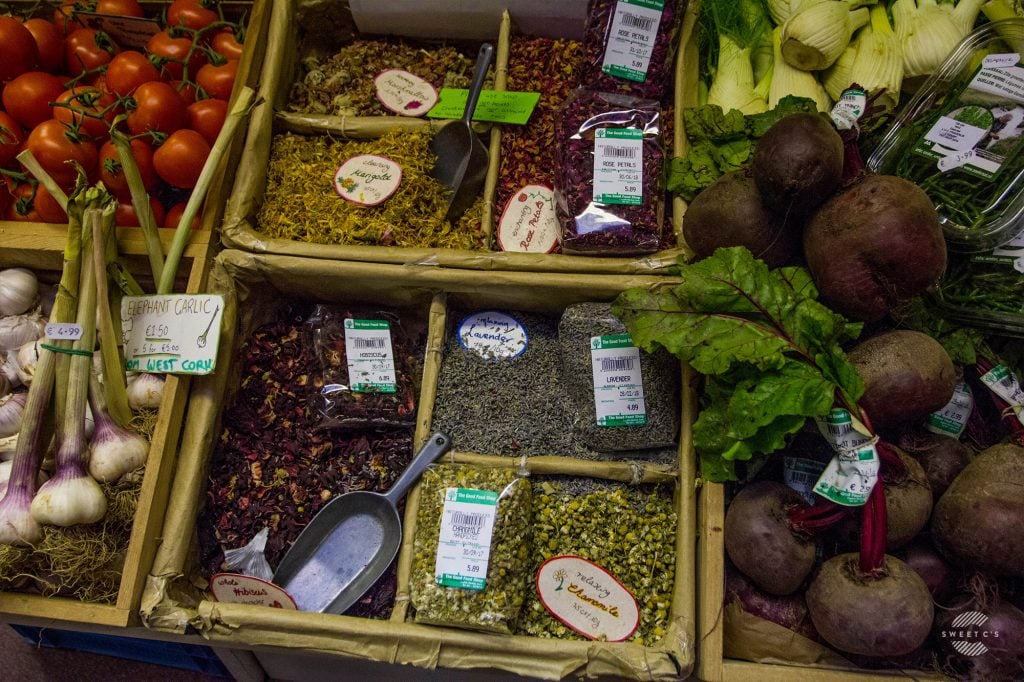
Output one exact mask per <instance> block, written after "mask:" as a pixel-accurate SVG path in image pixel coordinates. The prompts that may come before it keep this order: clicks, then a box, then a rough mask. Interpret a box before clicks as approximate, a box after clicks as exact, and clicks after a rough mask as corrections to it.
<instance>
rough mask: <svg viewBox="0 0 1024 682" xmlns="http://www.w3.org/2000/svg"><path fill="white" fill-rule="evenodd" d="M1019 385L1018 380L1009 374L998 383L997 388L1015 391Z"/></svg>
mask: <svg viewBox="0 0 1024 682" xmlns="http://www.w3.org/2000/svg"><path fill="white" fill-rule="evenodd" d="M1016 385H1017V379H1016V378H1015V377H1014V376H1013V375H1012V374H1007V375H1006V376H1005V377H1003V378H1002V379H1000V380H999V381H997V382H996V386H1001V387H1003V388H1006V389H1010V390H1012V389H1014V388H1016Z"/></svg>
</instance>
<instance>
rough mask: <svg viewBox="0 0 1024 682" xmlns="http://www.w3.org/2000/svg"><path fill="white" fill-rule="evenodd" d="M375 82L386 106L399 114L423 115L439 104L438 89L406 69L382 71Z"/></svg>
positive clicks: (381, 101) (378, 97)
mask: <svg viewBox="0 0 1024 682" xmlns="http://www.w3.org/2000/svg"><path fill="white" fill-rule="evenodd" d="M373 84H374V85H375V86H376V88H377V99H378V100H380V103H381V104H383V105H384V108H385V109H387V110H388V111H391V112H393V113H395V114H398V115H399V116H423V115H424V114H426V113H427V112H428V111H430V109H431V108H432V107H433V106H434V105H435V104H437V89H435V88H434V86H433V85H431V84H430V83H428V82H427V81H425V80H423V79H422V78H420V77H419V76H417V75H416V74H414V73H409V72H408V71H406V70H404V69H388V70H387V71H381V72H380V73H379V74H377V77H376V78H374V79H373Z"/></svg>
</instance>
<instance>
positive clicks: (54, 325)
mask: <svg viewBox="0 0 1024 682" xmlns="http://www.w3.org/2000/svg"><path fill="white" fill-rule="evenodd" d="M45 331H46V338H48V339H50V340H51V341H77V340H78V339H80V338H82V327H81V326H79V325H77V324H75V323H74V322H50V323H48V324H47V325H46V329H45Z"/></svg>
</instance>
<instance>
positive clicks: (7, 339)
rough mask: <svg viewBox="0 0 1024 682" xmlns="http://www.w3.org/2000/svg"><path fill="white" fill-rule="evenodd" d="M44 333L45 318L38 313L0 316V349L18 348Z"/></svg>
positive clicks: (36, 339)
mask: <svg viewBox="0 0 1024 682" xmlns="http://www.w3.org/2000/svg"><path fill="white" fill-rule="evenodd" d="M45 334H46V320H45V319H44V318H43V316H42V315H40V314H39V313H34V312H33V313H25V314H24V315H7V316H6V317H2V318H0V351H5V350H12V349H15V348H20V347H21V346H23V345H25V344H26V343H28V342H29V341H38V340H39V339H41V338H43V336H44V335H45Z"/></svg>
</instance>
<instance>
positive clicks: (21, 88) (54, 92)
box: [2, 71, 64, 128]
mask: <svg viewBox="0 0 1024 682" xmlns="http://www.w3.org/2000/svg"><path fill="white" fill-rule="evenodd" d="M62 92H64V79H63V78H60V77H59V76H55V75H53V74H52V73H47V72H45V71H26V72H25V73H23V74H21V75H20V76H18V77H17V78H15V79H14V80H12V81H11V82H9V83H8V84H7V85H5V86H4V92H3V95H2V99H3V103H4V109H6V110H7V113H8V114H10V115H11V116H13V117H14V120H16V121H17V122H18V123H20V124H21V125H23V126H25V127H26V128H32V127H34V126H36V125H37V124H39V123H42V122H43V121H45V120H46V119H48V118H50V117H51V116H52V113H51V112H50V103H51V102H53V101H54V100H56V99H57V98H58V97H60V93H62Z"/></svg>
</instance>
